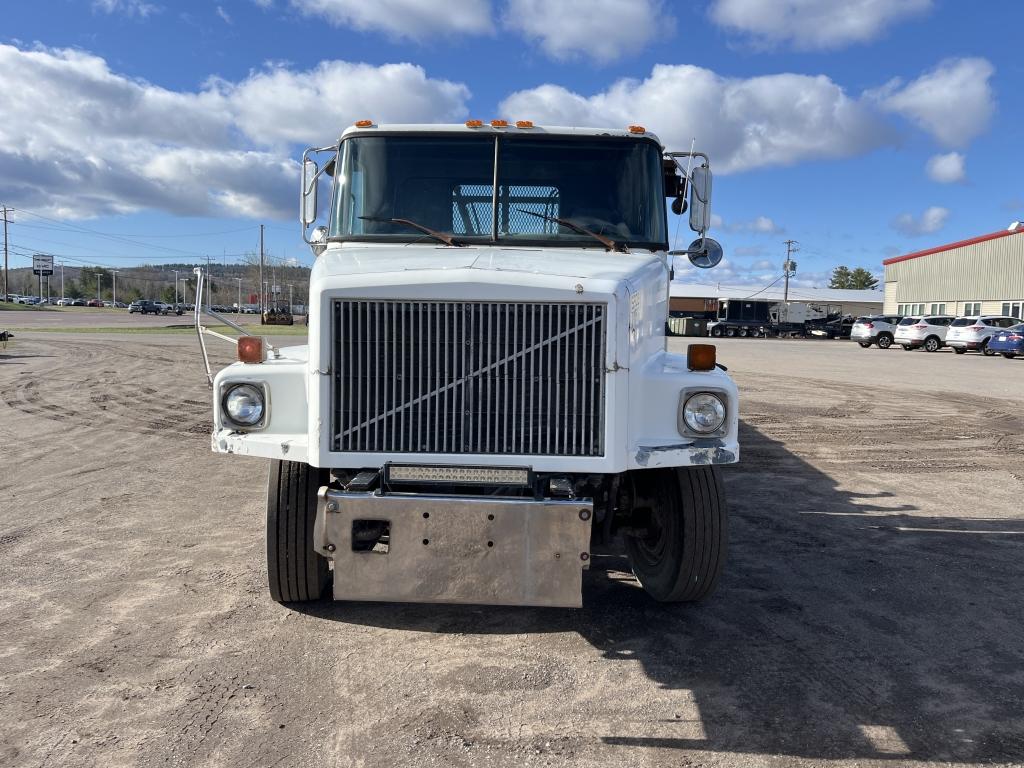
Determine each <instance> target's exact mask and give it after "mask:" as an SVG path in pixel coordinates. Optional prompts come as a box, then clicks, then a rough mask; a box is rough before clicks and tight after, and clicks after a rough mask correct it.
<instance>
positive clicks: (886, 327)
mask: <svg viewBox="0 0 1024 768" xmlns="http://www.w3.org/2000/svg"><path fill="white" fill-rule="evenodd" d="M902 319H903V318H902V317H900V316H899V315H865V316H864V317H858V318H857V320H856V321H855V322H854V324H853V328H851V329H850V338H851V339H853V340H854V341H856V342H857V343H858V344H860V345H861V346H862V347H864V349H867V348H868V347H870V346H871V345H872V344H877V345H878V348H879V349H888V348H889V347H891V346H892V343H893V341H894V340H895V339H896V326H897V325H899V323H900V320H902Z"/></svg>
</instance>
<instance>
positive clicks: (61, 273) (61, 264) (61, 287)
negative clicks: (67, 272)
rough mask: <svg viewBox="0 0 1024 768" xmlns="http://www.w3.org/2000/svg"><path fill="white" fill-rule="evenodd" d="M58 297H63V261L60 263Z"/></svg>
mask: <svg viewBox="0 0 1024 768" xmlns="http://www.w3.org/2000/svg"><path fill="white" fill-rule="evenodd" d="M60 297H61V298H62V299H63V298H64V262H63V261H62V262H61V263H60Z"/></svg>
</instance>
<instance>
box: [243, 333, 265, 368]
mask: <svg viewBox="0 0 1024 768" xmlns="http://www.w3.org/2000/svg"><path fill="white" fill-rule="evenodd" d="M238 359H239V360H240V361H241V362H243V363H262V362H263V338H262V337H260V336H243V337H242V338H240V339H239V340H238Z"/></svg>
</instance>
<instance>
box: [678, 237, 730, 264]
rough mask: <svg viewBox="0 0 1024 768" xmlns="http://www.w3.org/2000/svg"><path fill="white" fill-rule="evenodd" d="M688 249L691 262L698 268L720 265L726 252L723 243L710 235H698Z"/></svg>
mask: <svg viewBox="0 0 1024 768" xmlns="http://www.w3.org/2000/svg"><path fill="white" fill-rule="evenodd" d="M686 250H687V251H688V253H687V254H686V255H687V257H688V258H689V259H690V263H691V264H693V266H695V267H697V268H698V269H711V268H712V267H716V266H718V263H719V262H720V261H721V260H722V256H723V254H724V251H723V250H722V246H721V244H720V243H719V242H718V241H717V240H712V239H711V238H710V237H698V238H697V239H696V240H694V241H693V242H692V243H690V247H689V248H687V249H686Z"/></svg>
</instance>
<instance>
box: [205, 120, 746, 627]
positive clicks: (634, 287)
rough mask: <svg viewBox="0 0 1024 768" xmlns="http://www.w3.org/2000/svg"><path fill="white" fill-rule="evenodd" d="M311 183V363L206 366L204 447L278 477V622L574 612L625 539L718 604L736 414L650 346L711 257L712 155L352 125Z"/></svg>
mask: <svg viewBox="0 0 1024 768" xmlns="http://www.w3.org/2000/svg"><path fill="white" fill-rule="evenodd" d="M302 167H303V173H302V203H301V220H302V225H303V237H304V239H306V241H307V242H308V243H309V244H310V245H311V246H312V249H313V252H314V253H315V255H316V259H315V263H314V265H313V269H312V274H311V277H310V288H309V343H308V345H303V346H294V347H281V348H279V347H275V346H273V345H271V344H270V343H269V342H268V340H266V339H262V338H259V337H251V336H243V337H241V338H239V339H238V340H237V347H238V350H237V351H238V357H239V362H237V363H234V364H232V365H229V366H228V367H226V368H224V369H223V370H221V371H220V372H218V373H217V374H216V377H215V378H214V377H213V376H212V375H211V372H210V369H209V362H208V361H209V358H208V357H207V358H206V359H207V375H208V378H209V379H210V382H211V385H212V387H213V418H214V427H213V435H212V444H213V450H214V451H216V452H219V453H225V454H240V455H247V456H261V457H265V458H267V459H270V461H271V467H270V479H269V489H268V497H267V568H268V574H269V586H270V593H271V596H272V597H273V599H275V600H277V601H279V602H283V603H289V602H296V601H306V600H315V599H319V598H320V597H321V596H323V595H324V594H325V593H326V591H327V590H328V589H330V590H331V592H332V594H333V597H334V598H335V599H340V600H382V601H399V602H451V603H476V604H509V605H544V606H566V607H575V606H580V605H581V604H582V603H581V600H582V598H581V588H582V571H583V570H584V569H586V568H587V567H588V565H589V563H590V558H591V553H592V551H593V550H594V549H595V548H598V549H600V548H601V547H603V546H605V545H608V544H610V543H611V542H613V540H616V537H623V538H624V542H622V543H624V546H625V550H626V553H627V554H628V557H629V560H630V564H631V567H632V570H633V572H634V574H635V575H636V578H637V579H638V580H639V582H640V584H641V585H642V586H643V588H644V589H645V590H646V591H647V592H648V593H650V595H652V596H653V597H654V598H656V599H657V600H660V601H692V600H698V599H700V598H703V597H705V596H707V595H708V594H709V593H711V591H712V590H713V589H714V587H715V584H716V582H717V580H718V577H719V574H720V572H721V568H722V562H723V559H724V556H725V542H726V506H725V500H724V497H723V491H722V483H721V479H720V474H719V471H720V470H719V467H720V465H723V464H731V463H733V462H736V461H737V460H738V458H739V447H738V442H737V425H738V397H737V391H736V386H735V385H734V383H733V381H732V380H731V378H730V377H729V376H728V375H727V373H726V372H725V369H724V368H723V367H722V366H720V365H718V364H717V363H716V360H715V348H714V347H713V346H711V345H707V344H701V345H691V346H690V347H689V348H688V350H687V353H686V354H677V353H671V352H668V351H667V350H666V340H665V332H664V329H665V320H666V317H667V314H668V312H667V309H668V297H669V281H670V279H671V276H672V271H673V266H672V262H673V257H674V256H675V255H677V254H685V255H687V256H688V257H689V259H690V261H691V262H693V263H694V264H695V265H697V266H701V267H709V266H714V265H715V264H717V263H718V261H719V260H720V259H721V254H722V250H721V247H720V246H719V245H718V244H717V243H715V241H713V240H711V239H710V238H707V237H706V236H705V235H706V230H707V227H708V222H709V220H710V206H709V204H710V195H711V171H710V167H709V161H708V158H707V156H706V155H705V154H703V153H699V152H696V153H695V152H666V151H665V149H664V148H663V147H662V145H661V143H660V142H659V140H658V139H657V137H656V136H654V135H653V134H651V133H649V132H647V131H646V130H644V128H643V127H640V126H630V127H628V128H625V129H622V130H604V129H601V130H596V129H595V130H591V129H579V128H542V127H538V126H534V125H533V124H532V123H529V122H526V121H522V122H518V123H512V124H510V123H506V122H505V121H500V120H498V121H493V122H491V123H489V124H485V123H482V122H480V121H472V120H471V121H468V122H467V123H466V124H465V125H444V126H442V125H404V126H398V125H376V124H373V123H372V122H370V121H360V122H359V123H356V124H355V125H354V126H353V127H351V128H348V129H347V130H345V131H344V133H342V135H341V137H340V139H339V141H338V142H337V143H336V144H333V145H331V146H329V147H323V148H315V149H312V148H311V149H309V150H307V151H306V152H305V153H304V155H303V166H302ZM328 185H329V186H330V190H331V197H332V201H331V204H330V207H329V209H328V212H327V215H326V217H325V218H326V222H327V223H326V225H325V226H319V227H316V228H315V229H312V232H310V228H311V227H313V226H314V225H315V224H316V222H317V218H318V216H317V213H318V211H317V208H318V206H317V197H318V194H319V192H320V191H322V189H321V188H326V187H327V186H328ZM687 198H688V199H687ZM666 199H668V200H669V201H670V203H671V205H670V206H669V205H667V204H666ZM669 207H671V210H672V211H673V212H674V213H675V214H676V215H680V214H682V213H683V212H684V211H686V210H687V208H688V209H689V224H690V227H691V228H692V229H694V231H697V232H699V233H700V236H699V237H698V238H697V239H696V240H695V241H694V242H693V243H692V244H691V246H690V247H689V248H688V249H686V250H683V251H674V252H673V251H669V250H668V245H669V242H668V241H669V235H668V232H669V222H668V218H669V216H668V210H667V209H668V208H669ZM197 272H198V271H197ZM201 304H202V301H201V300H197V301H196V307H197V308H198V307H200V306H201ZM198 313H199V310H198V309H197V315H196V327H197V330H198V331H199V338H200V341H201V342H202V341H203V338H204V335H206V334H208V333H210V331H207V329H206V328H205V327H204V326H203V325H202V321H201V317H200V315H199V314H198ZM224 321H225V322H227V323H229V324H231V323H230V321H228V320H226V319H224ZM239 330H241V329H239ZM213 335H218V334H216V333H214V334H213ZM222 338H227V337H222ZM229 340H230V341H235V340H234V339H229ZM203 353H204V355H206V347H205V344H203Z"/></svg>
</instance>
